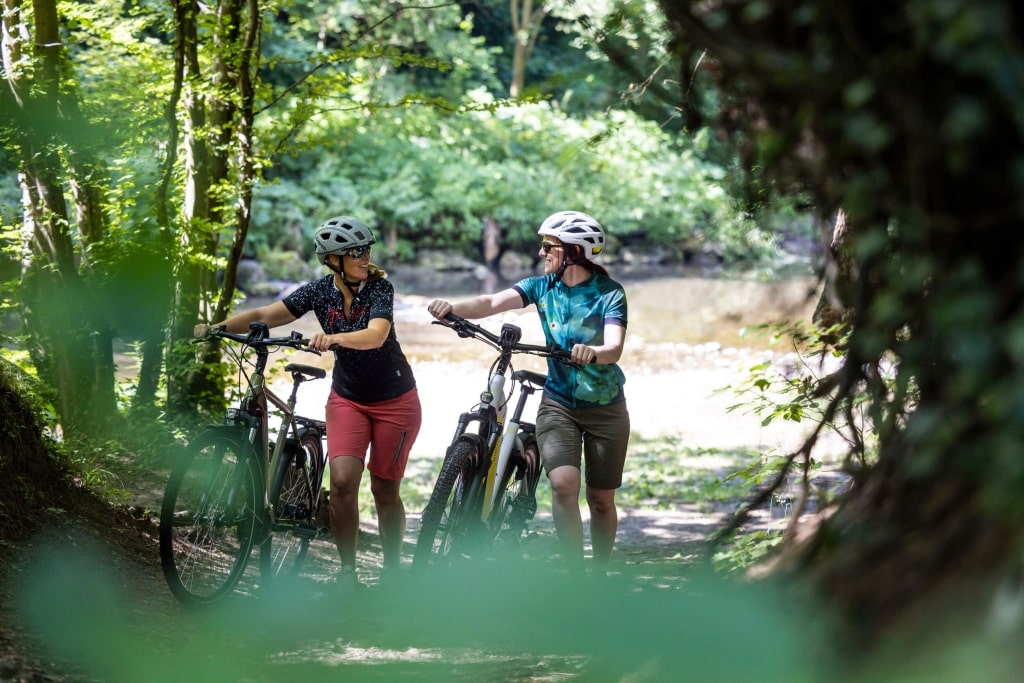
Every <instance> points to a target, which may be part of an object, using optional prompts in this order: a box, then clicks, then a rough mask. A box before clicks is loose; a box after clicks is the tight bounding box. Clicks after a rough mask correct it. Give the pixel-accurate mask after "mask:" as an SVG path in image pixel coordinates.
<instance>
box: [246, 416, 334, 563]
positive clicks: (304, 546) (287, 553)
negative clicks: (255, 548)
mask: <svg viewBox="0 0 1024 683" xmlns="http://www.w3.org/2000/svg"><path fill="white" fill-rule="evenodd" d="M288 446H290V447H286V449H285V452H284V454H283V455H282V457H281V462H280V465H279V466H278V470H277V472H276V473H275V475H274V479H273V483H272V484H271V487H270V504H271V506H272V507H273V509H274V527H273V533H272V534H271V535H270V537H268V538H267V540H266V541H264V543H263V545H262V546H261V547H260V573H261V575H262V576H263V578H264V579H266V580H272V579H274V578H278V577H285V576H288V577H294V576H297V575H298V573H299V571H300V569H301V567H302V564H303V561H304V560H305V558H306V554H307V553H308V551H309V542H310V540H311V539H312V538H314V537H315V536H316V535H317V533H318V529H317V524H316V511H317V505H318V503H319V500H320V489H321V486H322V481H323V474H324V472H323V467H324V450H323V442H322V440H321V435H320V431H319V430H317V429H311V428H303V429H300V430H299V438H298V440H297V441H292V442H291V443H290V444H289V445H288Z"/></svg>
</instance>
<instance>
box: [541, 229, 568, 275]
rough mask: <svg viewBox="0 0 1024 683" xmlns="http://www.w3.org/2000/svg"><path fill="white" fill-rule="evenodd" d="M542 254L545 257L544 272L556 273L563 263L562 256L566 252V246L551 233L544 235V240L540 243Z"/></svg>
mask: <svg viewBox="0 0 1024 683" xmlns="http://www.w3.org/2000/svg"><path fill="white" fill-rule="evenodd" d="M539 253H540V256H541V257H542V258H543V259H544V273H545V274H548V273H554V272H555V271H557V270H558V267H559V266H560V265H562V257H563V256H564V253H565V247H563V246H562V243H561V242H559V241H558V240H557V239H555V238H554V237H551V236H550V235H544V239H543V241H542V242H541V243H540V252H539Z"/></svg>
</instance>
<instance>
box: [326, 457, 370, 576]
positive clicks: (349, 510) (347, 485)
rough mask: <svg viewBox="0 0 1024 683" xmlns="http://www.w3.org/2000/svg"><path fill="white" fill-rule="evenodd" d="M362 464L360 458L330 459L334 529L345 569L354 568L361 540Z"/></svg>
mask: <svg viewBox="0 0 1024 683" xmlns="http://www.w3.org/2000/svg"><path fill="white" fill-rule="evenodd" d="M362 478H363V463H362V461H360V460H359V459H358V458H353V457H350V456H344V455H343V456H341V457H337V458H331V496H330V502H331V530H332V531H333V532H334V543H335V545H337V547H338V557H340V558H341V566H342V569H355V566H356V541H357V540H358V539H359V482H360V481H361V480H362Z"/></svg>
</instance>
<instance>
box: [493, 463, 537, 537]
mask: <svg viewBox="0 0 1024 683" xmlns="http://www.w3.org/2000/svg"><path fill="white" fill-rule="evenodd" d="M540 473H541V468H540V463H537V467H536V468H535V470H534V471H533V472H530V471H529V469H528V468H527V463H526V460H525V459H524V458H523V456H522V454H520V452H519V451H518V450H516V451H514V452H513V453H512V457H511V458H510V459H509V462H508V464H507V465H506V466H505V471H504V472H503V473H502V475H501V477H500V478H499V479H498V481H497V482H496V486H497V487H498V492H497V495H496V496H495V502H494V508H493V510H492V511H491V517H490V520H491V521H490V533H491V538H492V539H493V541H494V542H495V544H496V545H498V546H501V547H514V546H518V545H519V543H520V542H521V541H522V539H523V536H524V535H525V534H526V526H527V523H528V522H529V521H530V520H531V519H533V517H534V515H535V514H536V513H537V484H538V483H539V482H540Z"/></svg>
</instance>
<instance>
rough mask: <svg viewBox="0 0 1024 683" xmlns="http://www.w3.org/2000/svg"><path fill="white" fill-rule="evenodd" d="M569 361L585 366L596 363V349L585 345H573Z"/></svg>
mask: <svg viewBox="0 0 1024 683" xmlns="http://www.w3.org/2000/svg"><path fill="white" fill-rule="evenodd" d="M569 360H571V361H572V362H573V363H576V364H578V365H587V364H589V363H596V362H597V349H595V348H594V347H593V346H587V345H586V344H574V345H573V347H572V351H571V352H570V356H569Z"/></svg>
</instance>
